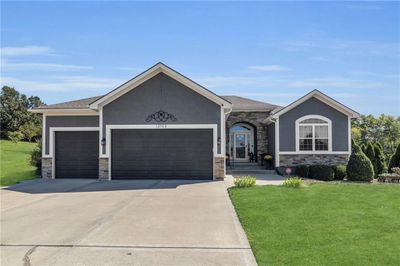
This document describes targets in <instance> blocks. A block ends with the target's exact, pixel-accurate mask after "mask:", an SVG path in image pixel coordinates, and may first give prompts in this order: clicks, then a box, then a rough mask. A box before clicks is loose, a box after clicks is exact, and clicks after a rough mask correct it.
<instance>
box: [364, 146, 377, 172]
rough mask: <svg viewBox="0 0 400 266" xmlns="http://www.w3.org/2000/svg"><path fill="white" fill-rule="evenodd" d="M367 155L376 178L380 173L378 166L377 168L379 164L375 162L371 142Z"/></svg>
mask: <svg viewBox="0 0 400 266" xmlns="http://www.w3.org/2000/svg"><path fill="white" fill-rule="evenodd" d="M365 155H367V157H368V159H369V160H370V161H371V163H372V166H373V167H374V176H376V175H377V173H378V166H377V162H376V160H375V151H374V146H373V145H372V143H371V142H369V143H368V144H367V149H366V151H365Z"/></svg>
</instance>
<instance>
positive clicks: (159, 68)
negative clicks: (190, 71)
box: [89, 62, 231, 109]
mask: <svg viewBox="0 0 400 266" xmlns="http://www.w3.org/2000/svg"><path fill="white" fill-rule="evenodd" d="M159 73H164V74H166V75H168V76H169V77H171V78H173V79H175V80H176V81H178V82H180V83H182V84H184V85H185V86H187V87H188V88H190V89H192V90H194V91H195V92H197V93H199V94H200V95H202V96H204V97H206V98H208V99H209V100H211V101H213V102H215V103H216V104H218V105H221V106H223V107H225V108H230V107H231V103H230V102H229V101H227V100H225V99H223V98H222V97H220V96H218V95H216V94H215V93H213V92H211V91H209V90H207V89H206V88H204V87H203V86H201V85H199V84H198V83H196V82H194V81H193V80H191V79H189V78H187V77H185V76H184V75H182V74H180V73H179V72H177V71H175V70H173V69H172V68H170V67H168V66H166V65H165V64H163V63H161V62H160V63H157V64H155V65H154V66H152V67H151V68H149V69H147V70H146V71H144V72H142V73H141V74H139V75H137V76H136V77H134V78H133V79H131V80H128V81H127V82H125V83H124V84H122V85H121V86H119V87H117V88H116V89H114V90H112V91H110V92H109V93H107V94H106V95H104V96H102V97H100V98H99V99H97V100H95V101H93V102H92V103H91V104H90V105H89V107H90V108H91V109H98V106H99V105H106V104H108V103H110V102H112V101H113V100H115V99H117V98H118V97H120V96H122V95H124V94H125V93H127V92H129V91H131V90H132V89H134V88H136V87H137V86H139V85H140V84H142V83H143V82H145V81H147V80H149V79H150V78H152V77H154V76H155V75H157V74H159Z"/></svg>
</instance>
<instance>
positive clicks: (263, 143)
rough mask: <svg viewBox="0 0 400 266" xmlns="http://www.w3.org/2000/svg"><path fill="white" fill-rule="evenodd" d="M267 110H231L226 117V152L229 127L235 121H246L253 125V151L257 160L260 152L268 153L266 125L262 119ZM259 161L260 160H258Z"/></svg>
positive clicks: (265, 116) (265, 115) (227, 150)
mask: <svg viewBox="0 0 400 266" xmlns="http://www.w3.org/2000/svg"><path fill="white" fill-rule="evenodd" d="M268 115H269V114H268V112H232V113H230V114H229V117H228V118H227V119H226V130H225V132H226V152H227V153H229V129H230V128H231V127H232V126H233V125H235V124H237V123H247V124H249V125H251V126H253V127H254V130H255V132H256V137H257V142H256V143H254V145H255V146H256V147H257V148H256V147H254V148H255V149H254V151H257V154H256V155H257V160H259V156H260V154H261V153H268V152H269V151H268V137H267V125H265V124H264V123H263V121H264V120H265V119H266V118H267V117H268ZM259 163H260V162H259Z"/></svg>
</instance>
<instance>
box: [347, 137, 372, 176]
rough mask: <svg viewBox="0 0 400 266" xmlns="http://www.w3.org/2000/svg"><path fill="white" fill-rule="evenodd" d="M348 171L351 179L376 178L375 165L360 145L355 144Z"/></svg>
mask: <svg viewBox="0 0 400 266" xmlns="http://www.w3.org/2000/svg"><path fill="white" fill-rule="evenodd" d="M346 172H347V179H348V180H351V181H368V182H370V181H371V180H372V179H373V178H374V167H373V166H372V163H371V161H370V160H369V159H368V157H367V156H366V155H365V154H364V153H363V152H362V150H361V148H360V147H359V146H358V145H354V146H353V149H352V153H351V155H350V159H349V162H348V164H347V169H346Z"/></svg>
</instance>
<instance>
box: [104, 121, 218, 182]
mask: <svg viewBox="0 0 400 266" xmlns="http://www.w3.org/2000/svg"><path fill="white" fill-rule="evenodd" d="M112 129H155V130H163V129H212V131H213V180H215V157H220V156H222V155H221V154H218V146H217V140H218V125H217V124H153V125H106V154H105V155H101V156H100V157H101V158H108V180H111V173H112V169H111V157H112V154H111V130H112ZM221 134H222V132H221ZM221 139H222V136H221ZM221 145H222V141H221ZM221 151H222V147H221ZM224 168H225V164H224Z"/></svg>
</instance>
